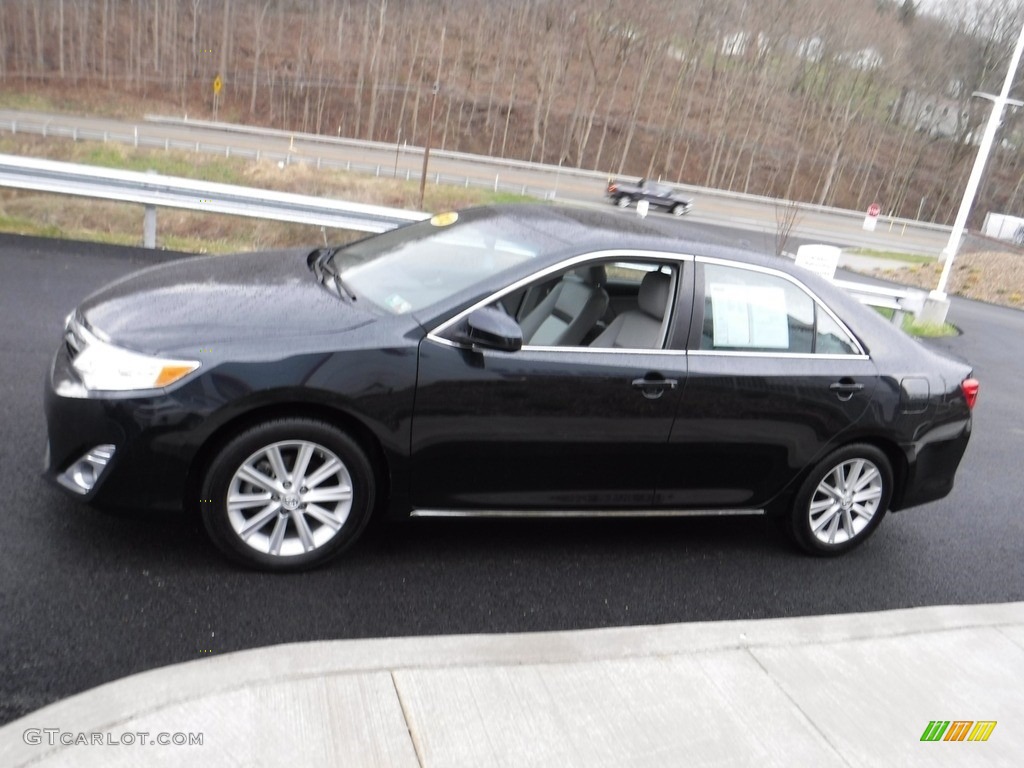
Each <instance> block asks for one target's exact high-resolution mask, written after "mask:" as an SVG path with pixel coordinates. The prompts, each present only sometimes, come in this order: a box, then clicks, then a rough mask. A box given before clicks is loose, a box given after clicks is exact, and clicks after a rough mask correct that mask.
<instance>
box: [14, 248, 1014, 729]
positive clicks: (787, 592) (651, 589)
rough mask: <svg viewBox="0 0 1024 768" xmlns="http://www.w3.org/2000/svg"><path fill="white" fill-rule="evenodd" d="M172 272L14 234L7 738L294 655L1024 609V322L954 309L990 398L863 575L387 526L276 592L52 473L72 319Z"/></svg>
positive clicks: (668, 527)
mask: <svg viewBox="0 0 1024 768" xmlns="http://www.w3.org/2000/svg"><path fill="white" fill-rule="evenodd" d="M726 236H728V237H735V235H734V234H733V235H730V234H729V233H726ZM167 257H168V256H167V255H166V254H160V253H154V252H152V251H148V252H147V251H142V250H138V249H126V248H113V247H107V246H97V245H83V244H74V243H63V242H54V241H46V240H37V239H29V238H17V237H13V236H0V370H2V371H3V372H4V374H5V375H4V376H3V377H2V379H0V424H2V435H3V438H4V439H3V440H0V487H2V488H3V489H5V493H4V496H3V502H2V515H0V542H2V544H3V556H2V557H0V617H2V618H0V723H3V722H8V721H10V720H12V719H14V718H16V717H18V716H20V715H22V714H25V713H27V712H29V711H32V710H34V709H36V708H38V707H40V706H43V705H45V704H47V703H49V702H52V701H55V700H57V699H59V698H62V697H65V696H67V695H70V694H72V693H74V692H78V691H82V690H84V689H86V688H90V687H92V686H95V685H98V684H100V683H103V682H106V681H110V680H114V679H116V678H120V677H123V676H125V675H128V674H131V673H133V672H138V671H142V670H146V669H151V668H154V667H158V666H162V665H166V664H170V663H174V662H179V661H186V660H190V659H197V658H202V657H204V656H206V655H209V654H216V653H224V652H227V651H234V650H239V649H244V648H254V647H258V646H265V645H271V644H277V643H285V642H297V641H306V640H326V639H342V638H358V637H375V636H376V637H392V636H404V635H424V634H450V633H478V632H486V633H500V632H515V631H534V630H560V629H576V628H583V627H611V626H623V625H642V624H658V623H666V622H683V621H694V620H722V619H746V618H762V617H785V616H800V615H811V614H836V613H849V612H854V611H876V610H883V609H888V608H902V607H911V606H924V605H937V604H948V603H964V604H966V603H992V602H1006V601H1014V600H1022V599H1024V557H1022V548H1024V544H1022V542H1024V523H1022V517H1021V512H1020V507H1021V504H1020V499H1021V496H1022V495H1024V476H1022V473H1021V471H1020V464H1021V456H1022V455H1024V451H1022V447H1024V411H1022V409H1021V408H1020V398H1019V384H1020V382H1021V381H1024V355H1021V354H1019V351H1020V349H1021V339H1022V338H1024V313H1021V312H1017V311H1013V310H1008V309H1000V308H995V307H990V306H985V305H981V304H976V303H971V302H965V301H959V300H954V302H953V308H952V310H951V319H952V321H953V322H955V323H957V324H959V325H960V326H961V327H962V328H963V330H964V335H963V336H962V337H959V338H955V339H949V340H946V341H943V342H942V343H941V345H942V346H944V347H946V348H948V349H949V350H951V351H953V352H955V353H958V354H961V355H964V356H968V357H970V358H971V359H972V360H973V361H974V362H975V364H976V366H977V375H978V377H979V378H980V379H981V382H982V390H981V398H980V401H979V404H978V406H977V408H976V411H975V413H976V430H975V436H974V439H973V441H972V442H971V445H970V448H969V449H968V453H967V456H966V457H965V460H964V462H963V465H962V467H961V471H960V473H959V475H958V485H957V488H956V490H955V491H954V493H953V495H952V496H951V497H950V498H948V499H945V500H943V501H941V502H938V503H935V504H932V505H929V506H927V507H925V508H920V509H917V510H911V511H908V512H905V513H903V514H900V515H898V516H894V517H890V518H889V519H888V520H886V521H885V524H884V525H883V526H882V529H881V530H880V531H879V532H878V534H877V535H876V536H875V537H874V538H873V539H872V540H871V541H869V542H868V543H867V544H866V545H865V546H864V547H862V548H861V549H859V550H858V551H857V552H855V553H854V554H852V555H850V556H848V557H846V558H842V559H839V560H835V561H822V560H815V559H811V558H807V557H804V556H802V555H799V554H797V553H795V552H794V551H793V550H792V549H790V548H789V547H788V546H787V545H786V544H785V543H784V542H783V541H782V540H781V539H780V538H779V537H778V536H777V535H776V534H775V533H774V532H773V531H772V529H771V528H770V526H768V525H767V524H766V523H765V522H764V521H761V520H757V519H754V520H750V519H716V520H693V519H689V520H646V521H635V520H634V521H610V520H605V521H585V522H584V521H546V522H527V521H488V522H484V521H476V522H470V521H419V522H417V523H413V524H409V525H406V526H402V527H399V528H397V529H376V530H371V531H370V533H369V535H368V536H367V537H366V538H364V539H363V540H362V541H361V542H360V544H359V545H358V546H357V547H356V548H355V550H354V551H352V552H351V553H350V554H349V555H348V556H346V557H345V558H343V559H342V560H340V561H338V562H336V563H334V564H332V565H330V566H329V567H327V568H324V569H322V570H319V571H316V572H314V573H308V574H300V575H293V576H268V575H264V574H257V573H251V572H248V571H241V570H237V569H235V568H233V567H232V566H230V565H228V564H226V563H225V562H224V560H223V559H222V558H221V557H220V556H219V555H218V554H217V552H216V551H215V550H214V549H213V547H212V546H211V545H210V544H208V543H207V541H206V539H205V537H204V535H203V534H202V532H201V530H200V526H199V525H198V523H197V522H196V521H195V520H190V519H184V520H183V519H179V518H177V517H174V516H154V515H152V514H149V515H146V514H141V513H140V514H139V515H138V516H136V517H133V516H122V517H115V516H110V515H105V514H102V513H99V512H96V511H93V510H91V509H88V508H85V507H82V506H81V505H79V504H77V503H75V502H73V501H72V500H69V499H67V498H65V497H64V496H63V495H62V494H61V493H59V492H57V491H55V490H52V489H50V488H49V487H48V486H46V485H45V484H44V483H43V482H42V481H41V480H40V479H39V477H38V472H39V469H40V465H41V453H42V448H43V444H44V426H43V421H42V413H41V389H42V383H43V379H44V376H45V373H46V369H47V365H48V362H49V359H50V354H51V352H52V350H53V348H54V347H55V345H56V344H57V343H58V339H59V334H60V329H61V322H62V319H63V317H64V315H65V314H66V313H67V312H68V311H69V310H70V309H71V308H72V307H73V306H74V305H75V304H76V303H77V302H79V301H80V300H81V299H82V298H83V297H84V296H85V295H86V294H88V293H89V292H90V291H92V290H93V289H95V288H97V287H99V286H100V285H102V284H104V283H106V282H108V281H110V280H112V279H115V278H117V277H119V276H121V275H123V274H125V273H127V272H129V271H131V270H134V269H137V268H139V267H141V266H144V265H146V264H149V263H152V262H153V261H155V260H160V259H165V258H167ZM1013 350H1016V353H1011V351H1013Z"/></svg>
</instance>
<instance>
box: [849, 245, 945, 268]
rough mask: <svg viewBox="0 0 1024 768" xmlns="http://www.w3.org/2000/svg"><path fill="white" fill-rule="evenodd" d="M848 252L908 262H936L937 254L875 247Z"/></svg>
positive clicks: (851, 249)
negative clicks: (929, 254) (904, 251)
mask: <svg viewBox="0 0 1024 768" xmlns="http://www.w3.org/2000/svg"><path fill="white" fill-rule="evenodd" d="M846 253H851V254H854V255H856V256H870V257H872V258H874V259H888V260H889V261H903V262H907V263H908V264H934V263H935V261H936V257H935V256H927V255H925V254H923V253H903V252H901V251H877V250H875V249H873V248H850V249H848V250H847V251H846Z"/></svg>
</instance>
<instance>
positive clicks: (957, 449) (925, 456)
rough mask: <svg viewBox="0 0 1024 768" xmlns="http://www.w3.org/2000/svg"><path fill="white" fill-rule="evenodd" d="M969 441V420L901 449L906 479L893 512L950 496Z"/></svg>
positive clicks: (940, 430) (941, 429)
mask: <svg viewBox="0 0 1024 768" xmlns="http://www.w3.org/2000/svg"><path fill="white" fill-rule="evenodd" d="M970 439H971V419H970V418H969V417H968V418H967V419H966V420H964V421H959V422H953V423H951V424H946V425H943V426H942V427H941V428H939V429H936V430H933V431H932V432H931V433H929V439H928V440H926V441H922V442H920V443H915V444H914V445H911V446H904V450H905V452H906V454H907V476H906V478H905V480H904V483H903V488H902V493H901V494H900V496H899V498H894V499H893V501H892V505H891V509H892V511H894V512H895V511H897V510H900V509H907V508H908V507H916V506H918V505H919V504H926V503H927V502H929V501H935V500H936V499H941V498H944V497H946V496H948V495H949V493H950V492H951V491H952V490H953V481H954V479H955V477H956V470H957V467H959V466H960V460H961V459H962V458H963V456H964V452H965V451H966V450H967V443H968V442H969V441H970Z"/></svg>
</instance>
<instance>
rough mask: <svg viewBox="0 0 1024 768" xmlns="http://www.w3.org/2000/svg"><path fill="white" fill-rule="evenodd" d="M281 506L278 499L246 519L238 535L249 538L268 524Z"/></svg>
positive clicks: (244, 538) (245, 538)
mask: <svg viewBox="0 0 1024 768" xmlns="http://www.w3.org/2000/svg"><path fill="white" fill-rule="evenodd" d="M280 508H281V505H280V504H278V503H277V502H276V501H275V502H273V503H272V504H268V505H267V506H265V507H264V508H263V509H261V510H260V511H259V512H257V513H256V514H255V515H253V516H252V517H250V518H249V519H248V520H247V521H246V523H245V525H244V526H243V527H242V529H241V530H240V531H239V532H238V535H239V536H241V537H242V539H243V540H247V539H248V538H249V537H250V536H252V535H253V534H254V533H256V531H258V530H259V529H260V528H262V527H263V526H264V525H266V524H267V521H268V520H270V519H271V518H272V517H274V515H276V514H277V512H278V510H279V509H280Z"/></svg>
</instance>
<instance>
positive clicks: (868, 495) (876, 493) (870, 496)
mask: <svg viewBox="0 0 1024 768" xmlns="http://www.w3.org/2000/svg"><path fill="white" fill-rule="evenodd" d="M880 498H882V489H881V488H878V487H875V488H868V489H867V490H863V491H860V492H858V493H855V494H854V495H853V501H854V503H855V504H862V503H864V502H865V501H878V500H879V499H880Z"/></svg>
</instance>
